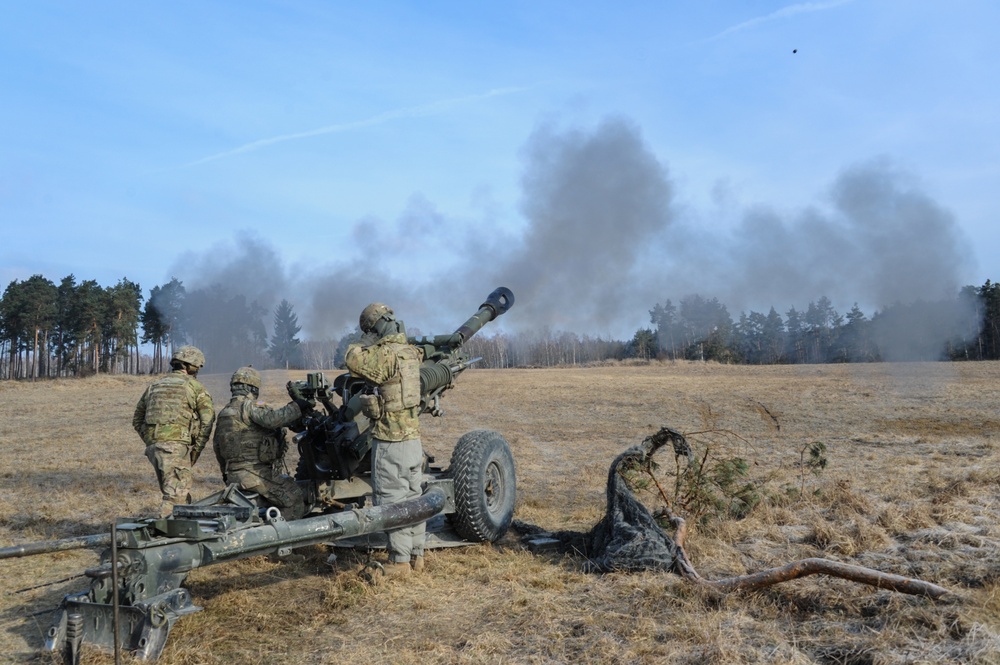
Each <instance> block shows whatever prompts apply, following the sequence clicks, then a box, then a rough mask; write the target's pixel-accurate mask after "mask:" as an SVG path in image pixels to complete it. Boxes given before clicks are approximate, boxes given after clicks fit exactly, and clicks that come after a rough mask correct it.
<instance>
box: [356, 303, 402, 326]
mask: <svg viewBox="0 0 1000 665" xmlns="http://www.w3.org/2000/svg"><path fill="white" fill-rule="evenodd" d="M395 318H396V317H395V315H394V314H393V313H392V309H391V308H390V307H389V306H388V305H385V304H383V303H380V302H373V303H372V304H370V305H368V307H365V308H364V309H363V310H361V318H360V319H359V321H358V324H359V325H360V326H361V332H364V333H369V332H371V331H373V330H374V329H375V324H376V323H378V322H379V320H380V319H385V320H386V321H392V320H393V319H395Z"/></svg>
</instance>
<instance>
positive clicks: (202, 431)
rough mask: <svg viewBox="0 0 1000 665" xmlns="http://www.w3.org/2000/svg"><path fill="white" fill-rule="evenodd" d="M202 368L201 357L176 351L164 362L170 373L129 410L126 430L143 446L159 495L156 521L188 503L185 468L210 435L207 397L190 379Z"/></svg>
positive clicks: (194, 352)
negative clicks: (154, 474) (132, 411)
mask: <svg viewBox="0 0 1000 665" xmlns="http://www.w3.org/2000/svg"><path fill="white" fill-rule="evenodd" d="M204 366H205V355H204V354H203V353H202V352H201V351H200V350H198V349H197V348H196V347H193V346H182V347H180V348H178V349H177V350H175V351H174V353H173V356H171V358H170V367H171V368H172V370H173V371H172V372H171V373H170V374H168V375H167V376H164V377H163V378H161V379H159V380H157V381H154V382H153V383H152V384H151V385H150V386H149V387H148V388H146V391H145V392H143V393H142V397H140V398H139V402H138V404H136V405H135V413H134V414H133V416H132V427H133V428H134V429H135V431H136V432H138V433H139V436H141V437H142V440H143V442H145V444H146V457H147V458H148V459H149V461H150V463H151V464H152V465H153V468H154V469H155V470H156V479H157V480H158V481H159V483H160V492H161V494H162V495H163V500H162V501H161V502H160V517H167V516H169V515H170V514H171V512H173V509H174V504H177V503H191V484H192V482H193V478H192V475H191V467H192V466H193V465H194V463H195V462H197V461H198V456H199V455H201V451H202V450H204V449H205V444H207V443H208V439H209V437H211V436H212V424H213V423H214V422H215V407H214V406H213V405H212V396H211V395H209V394H208V391H207V390H205V387H204V386H202V385H201V383H200V382H199V381H198V380H197V378H195V377H197V376H198V370H199V369H201V368H202V367H204Z"/></svg>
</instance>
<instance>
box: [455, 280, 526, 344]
mask: <svg viewBox="0 0 1000 665" xmlns="http://www.w3.org/2000/svg"><path fill="white" fill-rule="evenodd" d="M513 305H514V293H513V292H512V291H511V290H510V289H508V288H507V287H506V286H500V287H497V288H496V289H494V291H493V293H491V294H490V295H488V296H487V297H486V302H484V303H483V304H482V305H480V306H479V311H478V312H476V313H475V314H473V315H472V316H470V317H469V320H468V321H466V322H465V323H463V324H462V325H461V326H459V328H458V330H456V331H455V334H456V335H461V337H462V342H466V341H468V339H469V338H470V337H472V336H473V335H475V334H476V333H477V332H479V331H480V330H482V328H483V326H485V325H486V324H487V323H489V322H490V321H492V320H493V319H495V318H497V317H498V316H501V315H502V314H504V313H505V312H506V311H507V310H508V309H510V308H511V307H512V306H513Z"/></svg>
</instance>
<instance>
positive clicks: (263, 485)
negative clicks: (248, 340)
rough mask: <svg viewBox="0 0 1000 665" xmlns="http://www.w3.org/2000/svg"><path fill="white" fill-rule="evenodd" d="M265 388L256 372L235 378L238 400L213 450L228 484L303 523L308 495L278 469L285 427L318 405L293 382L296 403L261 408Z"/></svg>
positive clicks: (247, 370) (223, 415)
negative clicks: (256, 496)
mask: <svg viewBox="0 0 1000 665" xmlns="http://www.w3.org/2000/svg"><path fill="white" fill-rule="evenodd" d="M260 384H261V382H260V374H259V373H258V372H257V370H255V369H254V368H253V367H241V368H239V369H238V370H236V372H235V373H233V378H232V379H230V381H229V389H230V391H231V392H232V395H233V397H232V399H231V400H229V404H227V405H226V406H225V407H223V409H222V411H220V412H219V424H218V425H217V426H216V428H215V438H214V439H213V440H212V448H213V449H214V450H215V458H216V459H217V460H218V461H219V468H220V469H221V470H222V478H223V479H224V480H225V482H227V483H236V484H237V485H239V487H240V489H241V490H246V491H248V492H257V493H258V494H260V496H262V497H264V499H266V500H267V502H268V503H269V504H270V505H272V506H275V507H277V508H278V509H279V510H280V511H281V514H282V515H283V516H284V518H285V519H286V520H294V519H298V518H300V517H302V516H303V515H305V512H306V507H305V501H304V500H303V498H302V490H300V489H299V486H298V485H297V484H296V483H295V481H294V480H293V479H292V478H291V477H290V476H288V475H287V474H281V473H280V472H279V471H278V470H277V469H276V467H280V465H281V463H282V462H283V458H284V455H285V447H286V445H285V437H284V432H282V430H281V428H283V427H288V426H290V425H293V424H295V423H297V422H298V421H299V420H300V419H301V418H302V416H303V415H305V414H306V413H308V412H309V411H311V410H312V407H313V406H314V404H313V403H312V402H310V401H309V400H306V399H304V398H303V397H302V395H301V394H300V393H298V392H296V391H295V389H294V387H293V386H292V384H291V383H289V387H288V391H289V395H291V396H292V397H293V400H292V401H291V402H289V403H288V404H286V405H285V406H283V407H281V408H280V409H272V408H271V407H269V406H266V405H264V404H258V403H257V396H258V395H260Z"/></svg>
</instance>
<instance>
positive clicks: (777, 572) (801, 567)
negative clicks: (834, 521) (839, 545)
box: [669, 515, 951, 599]
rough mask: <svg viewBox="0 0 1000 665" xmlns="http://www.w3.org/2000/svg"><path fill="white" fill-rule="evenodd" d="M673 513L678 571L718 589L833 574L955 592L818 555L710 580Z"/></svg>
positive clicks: (913, 589) (883, 585)
mask: <svg viewBox="0 0 1000 665" xmlns="http://www.w3.org/2000/svg"><path fill="white" fill-rule="evenodd" d="M669 517H670V522H671V523H672V524H673V525H674V529H675V533H674V544H675V545H676V546H677V552H676V555H675V563H676V566H677V572H678V573H679V574H680V576H681V577H682V578H684V579H685V580H687V581H689V582H693V583H694V584H699V585H702V586H707V587H711V588H713V589H718V590H719V591H736V590H743V589H761V588H764V587H768V586H772V585H774V584H780V583H781V582H788V581H790V580H797V579H799V578H801V577H808V576H810V575H829V576H830V577H839V578H841V579H845V580H849V581H851V582H858V583H860V584H869V585H871V586H874V587H878V588H879V589H889V590H891V591H898V592H899V593H908V594H911V595H914V596H929V597H931V598H934V599H938V598H941V597H942V596H946V595H949V594H950V593H951V592H950V591H948V589H945V588H944V587H940V586H938V585H936V584H932V583H930V582H924V581H923V580H918V579H915V578H912V577H903V576H902V575H894V574H892V573H883V572H882V571H880V570H875V569H874V568H865V567H864V566H856V565H854V564H850V563H841V562H839V561H831V560H830V559H820V558H815V557H814V558H809V559H800V560H798V561H793V562H792V563H789V564H786V565H784V566H779V567H777V568H768V569H767V570H762V571H760V572H757V573H750V574H749V575H738V576H736V577H727V578H724V579H721V580H706V579H705V578H704V577H702V576H701V575H699V574H698V571H697V570H695V569H694V566H692V565H691V560H690V559H689V558H688V555H687V552H686V551H685V549H684V540H685V537H686V535H687V525H686V523H685V521H684V518H682V517H677V516H676V515H669Z"/></svg>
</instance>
